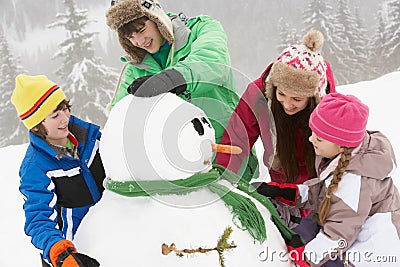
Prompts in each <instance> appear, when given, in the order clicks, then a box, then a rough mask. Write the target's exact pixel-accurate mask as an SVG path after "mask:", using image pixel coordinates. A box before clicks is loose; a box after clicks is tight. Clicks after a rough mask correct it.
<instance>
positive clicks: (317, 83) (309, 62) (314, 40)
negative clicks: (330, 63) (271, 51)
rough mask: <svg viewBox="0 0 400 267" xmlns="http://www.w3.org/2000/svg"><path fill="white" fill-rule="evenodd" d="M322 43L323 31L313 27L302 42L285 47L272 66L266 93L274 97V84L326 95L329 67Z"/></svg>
mask: <svg viewBox="0 0 400 267" xmlns="http://www.w3.org/2000/svg"><path fill="white" fill-rule="evenodd" d="M323 44H324V36H323V35H322V33H321V32H320V31H317V30H311V31H309V32H308V33H307V34H306V35H305V36H304V38H303V44H301V45H292V46H289V47H288V48H286V49H285V50H283V52H282V54H281V55H280V56H279V57H278V59H277V60H276V61H275V62H274V63H273V65H272V67H271V71H270V73H269V75H268V77H267V80H266V90H265V95H266V96H267V97H268V98H270V99H271V98H272V92H273V90H272V88H273V87H274V86H276V87H279V88H282V89H284V90H287V91H290V92H292V93H295V94H298V95H301V96H305V97H312V96H316V97H318V95H319V96H323V95H325V88H326V86H327V77H326V70H327V66H326V64H325V61H324V58H323V57H322V56H321V54H320V53H319V52H318V51H319V50H320V49H321V48H322V46H323ZM318 99H319V97H318Z"/></svg>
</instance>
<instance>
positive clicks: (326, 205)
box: [318, 147, 354, 224]
mask: <svg viewBox="0 0 400 267" xmlns="http://www.w3.org/2000/svg"><path fill="white" fill-rule="evenodd" d="M342 148H343V152H341V153H340V159H339V162H338V165H337V166H336V169H335V170H334V172H333V178H332V181H331V183H330V184H329V186H328V189H327V192H326V197H325V199H324V200H323V201H322V203H321V205H320V206H319V208H318V216H319V221H320V223H321V224H325V222H326V218H327V217H328V214H329V212H330V209H331V197H332V195H333V193H334V192H336V190H337V189H338V186H339V182H340V181H341V180H342V177H343V174H344V172H345V171H346V168H347V166H348V165H349V161H350V158H351V152H352V151H353V150H354V148H349V147H342Z"/></svg>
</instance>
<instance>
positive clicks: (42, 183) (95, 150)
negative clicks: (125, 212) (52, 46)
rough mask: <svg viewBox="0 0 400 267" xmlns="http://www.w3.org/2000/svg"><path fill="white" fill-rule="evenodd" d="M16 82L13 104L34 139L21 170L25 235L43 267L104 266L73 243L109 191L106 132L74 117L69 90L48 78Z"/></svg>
mask: <svg viewBox="0 0 400 267" xmlns="http://www.w3.org/2000/svg"><path fill="white" fill-rule="evenodd" d="M15 84H16V87H15V89H14V91H13V94H12V96H11V102H12V103H13V105H14V106H15V108H16V110H17V113H18V116H19V117H20V119H21V120H22V122H23V123H24V124H25V126H26V127H27V128H28V130H29V137H30V144H29V146H28V149H27V151H26V154H25V158H24V159H23V161H22V164H21V167H20V171H19V174H20V177H21V183H20V191H21V193H22V195H23V197H24V211H25V218H26V221H25V233H26V234H27V235H28V236H30V237H31V238H32V243H33V245H34V246H35V247H36V248H38V249H39V250H40V251H41V256H42V265H43V266H50V265H49V264H50V263H51V264H52V266H54V267H58V266H62V267H78V266H79V267H83V266H85V267H89V266H99V263H98V262H97V261H96V260H95V259H92V258H90V257H89V256H86V255H84V254H81V253H77V250H76V248H75V246H74V244H73V243H72V242H71V240H73V237H74V235H75V233H76V231H77V228H78V226H79V224H80V222H81V220H82V219H83V217H84V216H85V214H86V213H87V212H88V210H89V208H90V207H92V206H93V205H94V204H95V203H97V202H98V201H99V200H100V198H101V196H102V193H103V190H104V188H103V185H102V182H103V179H104V178H105V171H104V168H103V163H102V161H101V158H100V154H99V141H100V136H101V133H100V131H99V130H100V128H99V126H97V125H94V124H91V123H88V122H85V121H82V120H80V119H78V118H76V117H74V116H72V115H71V114H70V110H71V105H70V104H69V100H66V97H65V94H64V92H63V91H62V90H61V89H60V88H59V87H58V86H57V85H56V84H55V83H54V82H52V81H50V80H48V79H47V77H46V76H44V75H39V76H27V75H18V76H17V77H16V79H15Z"/></svg>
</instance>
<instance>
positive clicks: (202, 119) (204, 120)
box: [201, 117, 211, 128]
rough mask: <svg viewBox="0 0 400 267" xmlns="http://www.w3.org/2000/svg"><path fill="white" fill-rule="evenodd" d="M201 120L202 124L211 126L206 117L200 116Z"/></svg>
mask: <svg viewBox="0 0 400 267" xmlns="http://www.w3.org/2000/svg"><path fill="white" fill-rule="evenodd" d="M201 121H202V122H203V123H204V124H207V125H208V127H209V128H211V124H210V122H209V121H208V120H207V119H206V118H204V117H201Z"/></svg>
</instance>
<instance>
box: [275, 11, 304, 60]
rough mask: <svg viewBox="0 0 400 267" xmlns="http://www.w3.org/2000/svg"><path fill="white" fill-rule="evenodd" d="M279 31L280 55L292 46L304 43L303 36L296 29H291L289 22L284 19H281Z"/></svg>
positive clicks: (278, 47)
mask: <svg viewBox="0 0 400 267" xmlns="http://www.w3.org/2000/svg"><path fill="white" fill-rule="evenodd" d="M278 31H279V41H280V44H279V45H278V46H277V49H278V53H282V51H283V50H284V49H286V48H287V47H289V46H290V45H295V44H301V43H302V40H301V36H300V35H299V34H297V31H296V29H295V28H291V26H290V24H289V22H287V20H286V19H285V18H284V17H281V18H280V19H279V23H278Z"/></svg>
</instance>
